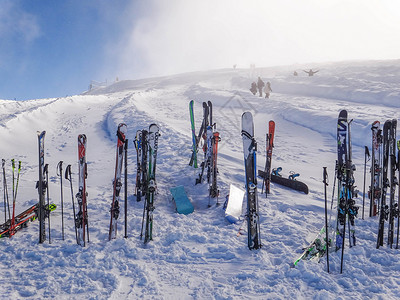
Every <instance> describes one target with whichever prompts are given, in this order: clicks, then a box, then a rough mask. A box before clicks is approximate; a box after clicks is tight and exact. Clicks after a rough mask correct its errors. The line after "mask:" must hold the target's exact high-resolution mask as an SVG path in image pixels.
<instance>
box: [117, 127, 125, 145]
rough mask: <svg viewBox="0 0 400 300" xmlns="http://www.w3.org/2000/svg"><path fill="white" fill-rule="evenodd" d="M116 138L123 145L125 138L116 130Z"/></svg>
mask: <svg viewBox="0 0 400 300" xmlns="http://www.w3.org/2000/svg"><path fill="white" fill-rule="evenodd" d="M117 137H118V139H119V140H120V141H121V142H123V143H125V137H124V136H123V135H122V133H121V132H120V131H119V130H117Z"/></svg>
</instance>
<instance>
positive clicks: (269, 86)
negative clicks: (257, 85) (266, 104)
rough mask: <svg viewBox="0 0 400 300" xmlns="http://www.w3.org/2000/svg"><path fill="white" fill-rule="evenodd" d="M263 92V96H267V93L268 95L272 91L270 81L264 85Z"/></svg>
mask: <svg viewBox="0 0 400 300" xmlns="http://www.w3.org/2000/svg"><path fill="white" fill-rule="evenodd" d="M264 92H265V98H269V95H270V93H271V92H272V89H271V83H270V82H269V81H268V82H267V84H266V85H265V89H264Z"/></svg>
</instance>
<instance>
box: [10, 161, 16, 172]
mask: <svg viewBox="0 0 400 300" xmlns="http://www.w3.org/2000/svg"><path fill="white" fill-rule="evenodd" d="M11 165H12V169H13V172H14V169H15V159H14V158H13V159H12V160H11Z"/></svg>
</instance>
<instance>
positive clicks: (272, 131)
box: [262, 120, 275, 196]
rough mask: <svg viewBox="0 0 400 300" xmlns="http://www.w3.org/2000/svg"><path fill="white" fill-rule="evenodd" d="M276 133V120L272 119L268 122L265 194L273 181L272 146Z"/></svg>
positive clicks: (264, 179)
mask: <svg viewBox="0 0 400 300" xmlns="http://www.w3.org/2000/svg"><path fill="white" fill-rule="evenodd" d="M274 135H275V122H274V121H272V120H270V121H269V123H268V133H267V134H266V160H265V169H264V173H265V175H266V176H265V178H263V184H262V188H264V185H265V196H267V195H268V194H269V192H270V189H269V187H270V182H271V161H272V148H273V147H274Z"/></svg>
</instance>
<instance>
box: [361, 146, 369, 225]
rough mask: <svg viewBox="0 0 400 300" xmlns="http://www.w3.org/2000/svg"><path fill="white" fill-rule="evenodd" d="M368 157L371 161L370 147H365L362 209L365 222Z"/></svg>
mask: <svg viewBox="0 0 400 300" xmlns="http://www.w3.org/2000/svg"><path fill="white" fill-rule="evenodd" d="M367 157H368V161H369V157H370V154H369V150H368V147H367V146H365V154H364V189H363V208H362V219H363V220H364V204H365V179H366V176H367Z"/></svg>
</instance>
